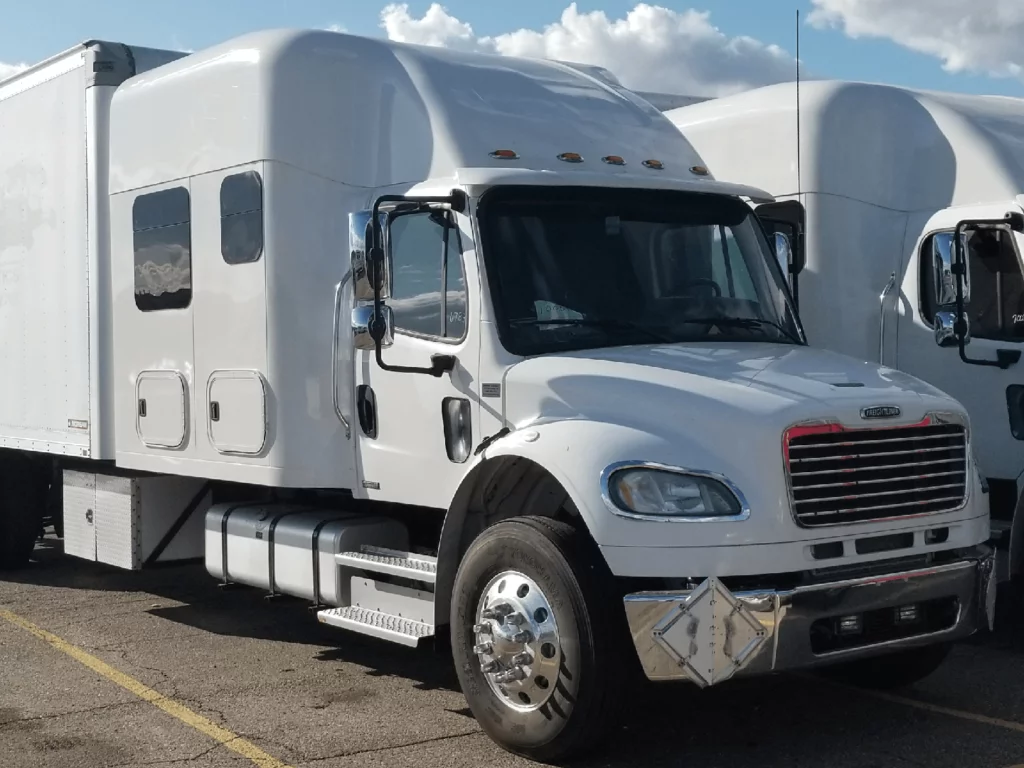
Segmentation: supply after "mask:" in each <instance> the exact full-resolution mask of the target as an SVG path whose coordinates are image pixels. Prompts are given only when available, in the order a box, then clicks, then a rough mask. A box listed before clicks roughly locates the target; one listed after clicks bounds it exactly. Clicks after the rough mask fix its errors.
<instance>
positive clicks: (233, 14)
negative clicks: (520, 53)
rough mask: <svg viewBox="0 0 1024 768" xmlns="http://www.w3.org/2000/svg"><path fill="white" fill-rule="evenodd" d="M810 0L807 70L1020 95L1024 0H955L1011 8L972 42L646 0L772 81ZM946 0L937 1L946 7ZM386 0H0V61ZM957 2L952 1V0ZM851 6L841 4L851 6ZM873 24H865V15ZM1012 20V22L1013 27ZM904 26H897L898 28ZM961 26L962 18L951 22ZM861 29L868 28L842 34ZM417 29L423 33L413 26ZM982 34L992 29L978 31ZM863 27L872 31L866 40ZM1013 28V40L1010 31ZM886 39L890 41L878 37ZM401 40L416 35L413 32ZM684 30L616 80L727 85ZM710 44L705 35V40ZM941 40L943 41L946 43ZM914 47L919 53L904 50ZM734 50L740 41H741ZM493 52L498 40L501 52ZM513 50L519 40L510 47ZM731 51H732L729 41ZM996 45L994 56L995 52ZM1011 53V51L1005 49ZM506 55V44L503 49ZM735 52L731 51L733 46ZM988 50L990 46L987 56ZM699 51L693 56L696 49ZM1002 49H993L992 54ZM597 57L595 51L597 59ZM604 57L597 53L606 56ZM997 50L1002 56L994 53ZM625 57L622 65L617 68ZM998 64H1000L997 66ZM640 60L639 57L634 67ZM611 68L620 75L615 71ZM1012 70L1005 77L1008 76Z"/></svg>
mask: <svg viewBox="0 0 1024 768" xmlns="http://www.w3.org/2000/svg"><path fill="white" fill-rule="evenodd" d="M880 2H888V3H889V4H890V6H892V5H902V11H907V10H908V9H910V10H911V12H914V11H913V8H914V7H915V6H916V7H917V11H916V12H919V13H920V19H919V20H915V19H913V18H909V19H908V18H906V16H907V14H906V13H903V14H902V16H901V17H900V18H896V19H894V20H893V21H892V22H891V23H890V22H889V21H886V20H885V19H880V18H878V12H877V9H878V8H879V7H883V6H881V5H879V3H880ZM814 3H816V4H817V7H818V9H819V12H820V11H821V9H822V7H831V8H832V9H833V10H835V9H838V10H837V11H835V13H834V14H833V18H832V21H833V22H835V23H834V24H833V25H828V24H822V23H819V24H811V23H805V24H804V25H803V26H802V30H801V54H802V56H801V58H802V59H803V62H804V67H805V68H806V69H807V70H808V71H812V72H814V73H815V74H817V75H820V76H825V77H838V78H849V79H859V80H873V81H880V82H890V83H896V84H900V85H907V86H911V87H919V88H931V89H939V90H956V91H966V92H974V93H993V94H1005V95H1013V96H1022V97H1024V69H1020V67H1021V66H1022V63H1024V12H1018V11H1017V7H1018V6H1020V7H1024V0H964V2H963V3H962V6H961V12H962V13H964V14H967V13H969V12H975V11H978V9H979V7H980V10H981V11H986V10H987V11H989V12H993V13H994V12H997V11H998V12H1003V11H1005V12H1006V13H1008V14H1010V16H1011V17H1013V18H1010V23H1009V24H1005V18H1006V17H1005V16H1003V17H1001V18H1002V19H1003V23H1004V26H1008V27H1009V30H1008V32H1007V34H1008V35H1009V36H1010V37H1009V39H1008V40H1002V39H1000V40H998V41H997V42H996V43H993V42H992V39H991V37H990V36H989V37H983V38H982V39H979V40H975V41H973V42H972V41H971V40H963V39H960V38H953V39H951V38H949V37H945V33H944V32H943V29H942V28H941V27H942V25H943V24H946V23H949V24H952V25H953V26H956V24H957V22H958V21H959V19H955V18H953V19H950V20H943V19H942V18H941V14H938V15H939V16H940V18H938V19H935V18H933V17H934V16H936V15H937V14H936V13H933V12H932V11H933V9H934V8H936V6H935V5H934V4H933V3H934V0H796V1H790V0H684V1H682V2H681V1H679V0H660V2H659V1H658V0H654V2H652V4H655V5H659V6H663V7H664V8H667V9H671V10H672V11H676V12H678V13H684V12H686V11H687V10H688V9H695V10H698V11H703V12H708V13H709V14H710V15H709V17H708V19H707V21H708V23H709V24H710V25H712V26H713V27H715V28H717V29H718V30H719V31H720V32H721V33H722V34H723V35H724V39H723V40H720V41H719V42H720V43H721V44H722V46H725V45H729V44H730V41H731V40H733V39H734V38H737V37H748V38H753V39H754V41H758V42H759V43H761V44H764V45H765V46H772V45H774V46H778V47H780V48H781V49H783V50H782V52H779V53H778V55H777V56H776V58H777V61H776V65H777V69H778V71H777V72H776V74H775V75H774V78H775V79H780V78H781V77H782V74H781V73H782V72H785V71H786V67H787V66H788V64H787V61H788V60H787V59H786V58H785V56H786V55H788V56H791V55H792V54H793V52H794V34H795V12H796V10H797V9H798V8H799V9H800V10H801V12H802V15H803V17H804V19H805V21H806V19H807V17H808V14H809V13H810V12H811V11H812V10H814V7H813V6H812V4H814ZM442 4H443V6H444V8H445V9H446V11H447V13H448V15H450V16H451V17H455V18H456V19H458V20H459V21H460V22H463V23H466V24H469V25H470V26H471V27H472V32H473V34H474V36H475V37H476V38H480V37H494V36H498V35H501V34H503V33H509V32H513V31H515V30H518V29H521V28H526V29H531V30H538V31H539V30H543V29H544V27H545V26H546V25H550V24H552V23H554V22H558V21H559V18H560V16H561V14H562V11H563V10H564V9H565V7H566V6H567V5H568V0H517V2H516V3H515V5H514V6H504V5H503V4H500V3H497V2H494V0H488V1H485V0H445V2H443V3H442ZM950 4H951V3H950V0H944V2H942V3H940V5H942V6H944V7H946V8H948V7H949V6H950ZM386 5H387V3H386V2H380V1H379V0H287V2H285V0H175V2H173V3H171V2H152V0H150V1H149V2H145V3H143V2H139V0H135V1H134V2H130V1H129V0H103V2H94V3H87V2H82V0H36V2H32V3H25V2H17V3H15V2H13V0H0V12H2V16H0V18H3V19H4V24H3V26H2V27H0V62H4V63H6V64H20V63H32V62H34V61H38V60H40V59H43V58H45V57H47V56H49V55H51V54H53V53H56V52H58V51H60V50H63V49H65V48H67V47H69V46H71V45H73V44H75V43H76V42H79V41H82V40H84V39H87V38H93V37H97V38H103V39H108V40H117V41H120V42H127V43H132V44H138V45H150V46H155V47H170V48H176V49H180V48H187V49H199V48H202V47H204V46H206V45H209V44H212V43H215V42H219V41H221V40H224V39H226V38H229V37H232V36H234V35H236V34H239V33H242V32H246V31H249V30H252V29H258V28H265V27H278V26H291V27H328V26H329V25H332V24H334V25H341V26H343V27H344V28H345V29H346V30H347V31H349V32H353V33H356V34H365V35H383V34H385V32H384V30H382V29H381V11H382V10H383V9H384V7H385V6H386ZM406 5H407V6H408V13H407V16H408V17H410V18H412V19H420V18H422V17H423V16H424V14H425V13H426V12H427V10H428V8H429V7H430V5H431V3H430V2H429V0H428V1H423V0H409V1H408V2H407V3H406ZM576 5H577V8H578V11H579V12H580V14H586V13H589V12H592V11H598V10H601V11H604V12H605V14H606V15H607V17H608V19H609V20H611V21H615V20H617V19H626V18H627V14H629V13H630V11H632V10H633V9H634V8H635V6H636V5H637V3H636V2H635V1H630V0H578V2H577V4H576ZM953 5H956V0H953ZM499 7H506V8H508V7H511V8H514V12H502V11H499V10H498V8H499ZM851 9H852V10H851ZM928 22H933V23H934V25H935V30H934V34H933V35H932V39H933V42H929V39H928V38H927V37H926V38H925V41H924V42H923V43H922V42H921V40H920V39H919V38H920V36H921V34H925V35H928V34H929V31H928V28H927V24H928ZM873 23H874V24H876V25H877V26H876V28H875V29H874V30H872V29H871V25H872V24H873ZM1015 23H1017V26H1014V25H1015ZM901 24H902V25H904V26H903V27H900V25H901ZM961 29H962V27H961ZM851 30H854V31H855V32H857V30H859V32H857V33H858V34H861V33H863V32H864V31H865V30H867V35H868V36H859V37H856V38H855V37H852V36H850V34H849V32H850V31H851ZM419 32H420V33H425V32H424V31H423V30H420V31H419ZM987 34H999V30H998V29H995V31H994V32H993V31H992V30H989V31H988V33H987ZM874 35H882V37H877V36H874ZM1018 35H1019V37H1017V36H1018ZM887 38H890V39H887ZM409 39H412V41H414V42H416V41H419V40H418V39H413V38H409ZM689 40H690V39H689V38H687V37H683V38H681V42H680V44H679V47H678V48H679V49H678V50H677V51H674V52H673V51H669V52H668V53H666V52H665V51H661V52H660V53H659V54H658V55H657V56H655V57H653V58H651V59H650V61H651V62H653V63H652V64H650V65H649V68H650V69H656V68H657V67H659V66H660V64H659V62H665V61H667V60H668V59H666V58H665V57H666V56H669V57H671V56H675V57H678V58H686V57H687V56H688V55H689V56H690V57H691V61H690V64H688V65H687V66H686V67H685V68H682V69H680V70H679V71H678V72H675V71H673V72H674V73H673V74H672V75H671V77H668V76H666V77H665V78H662V79H661V80H660V81H658V82H656V83H654V86H655V87H651V84H649V83H646V82H643V83H637V82H627V81H626V80H627V78H624V82H626V84H627V85H634V86H636V87H640V86H647V87H648V88H649V89H650V90H658V89H664V87H665V84H666V83H667V84H669V85H675V84H679V87H678V88H677V92H678V91H679V90H682V89H688V90H695V89H696V90H699V89H702V88H705V89H706V88H711V89H712V90H714V89H715V88H718V87H721V88H726V89H730V88H731V89H733V90H736V89H738V88H739V87H740V86H739V85H732V84H730V85H722V86H719V85H718V84H716V83H717V81H716V77H717V75H716V72H715V66H714V61H715V60H714V59H712V60H711V63H709V64H708V65H707V66H703V67H702V66H700V62H693V61H692V59H693V57H694V56H696V55H697V54H694V53H693V51H692V50H691V48H692V46H691V45H689V44H688V42H689ZM711 42H712V43H713V42H714V41H711ZM961 43H962V45H963V49H964V57H965V60H966V61H968V67H967V69H970V68H971V67H975V68H976V69H978V70H981V71H977V72H971V71H961V72H957V73H953V72H948V71H945V70H944V69H943V58H948V57H949V56H954V57H956V56H957V55H958V50H957V46H958V45H960V44H961ZM587 44H588V43H587V42H586V41H583V42H581V43H580V44H579V45H580V46H584V47H577V48H574V49H572V50H571V53H578V54H579V56H580V57H584V56H590V55H591V52H590V51H589V50H588V49H586V48H585V46H586V45H587ZM908 46H909V47H908ZM950 46H952V47H953V48H952V49H951V48H950ZM911 47H917V48H924V49H925V51H926V52H917V51H914V50H911V49H910V48H911ZM740 48H741V49H742V48H743V46H742V45H741V46H740ZM502 50H504V49H502ZM517 50H518V49H517ZM730 50H732V49H730ZM1001 51H1005V53H1000V52H1001ZM1014 51H1019V52H1020V55H1019V56H1018V55H1016V54H1015V53H1014ZM506 52H507V51H506ZM734 54H735V55H734ZM997 54H998V55H997ZM701 55H703V54H701ZM728 56H729V62H730V66H731V65H733V64H735V66H736V67H738V68H739V67H741V66H742V61H739V62H737V61H736V59H737V58H738V59H741V60H742V59H743V56H742V52H741V53H736V51H732V52H731V53H729V54H728ZM999 56H1002V58H999ZM602 57H603V58H602ZM592 58H594V59H596V61H595V62H593V63H603V64H605V65H606V66H608V65H611V66H610V67H609V68H611V69H612V70H613V71H615V70H616V66H615V65H616V64H617V63H618V62H619V61H620V60H621V52H620V59H616V58H615V56H614V55H613V53H608V52H603V51H602V50H601V49H597V48H595V49H594V50H593V51H592ZM604 59H608V61H605V60H604ZM1003 59H1005V60H1006V61H1003ZM628 63H629V62H623V64H622V66H624V67H626V68H627V69H628V66H627V64H628ZM1003 65H1005V67H1003ZM636 66H637V67H639V66H641V65H640V64H637V65H636ZM760 66H761V65H759V64H758V63H757V57H756V56H755V57H754V59H753V60H752V62H751V65H750V69H751V77H752V78H753V80H752V81H751V83H750V84H753V85H756V84H759V82H758V81H757V72H756V70H757V69H758V68H759V67H760ZM1000 68H1002V71H1005V72H1009V73H1010V74H1009V76H1004V77H992V76H989V75H988V74H986V73H985V70H986V69H988V70H993V69H1000ZM616 74H619V75H620V76H622V73H620V72H616ZM1014 74H1015V75H1016V76H1014ZM627 75H628V78H629V79H632V80H634V81H636V80H638V79H645V78H646V76H647V75H646V74H645V73H644V72H642V71H640V70H639V69H634V70H633V71H631V72H628V73H627ZM733 81H736V82H741V81H743V77H742V71H741V72H740V74H736V73H733V74H732V75H730V83H732V82H733Z"/></svg>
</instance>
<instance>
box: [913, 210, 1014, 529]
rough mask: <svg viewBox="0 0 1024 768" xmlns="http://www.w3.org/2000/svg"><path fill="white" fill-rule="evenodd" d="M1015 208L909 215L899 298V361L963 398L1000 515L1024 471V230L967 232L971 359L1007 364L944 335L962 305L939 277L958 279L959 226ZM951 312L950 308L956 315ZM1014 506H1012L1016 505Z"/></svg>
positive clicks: (977, 356)
mask: <svg viewBox="0 0 1024 768" xmlns="http://www.w3.org/2000/svg"><path fill="white" fill-rule="evenodd" d="M1008 210H1016V211H1018V212H1019V211H1020V209H1019V208H1018V207H1016V206H1006V205H1002V206H972V207H970V208H969V209H967V208H961V209H956V210H952V209H949V210H945V211H941V212H939V213H938V214H935V215H934V216H931V217H930V218H928V219H927V220H926V221H918V222H917V223H918V224H919V225H921V226H919V227H918V228H916V229H915V228H914V224H915V222H914V221H913V220H911V221H910V227H911V229H909V232H911V233H913V232H916V233H918V234H908V246H909V247H910V248H912V249H913V250H912V251H911V257H910V258H909V259H908V262H907V264H908V266H907V269H906V270H905V271H904V276H903V286H902V287H903V290H902V296H901V297H900V301H899V304H898V312H899V332H898V342H897V348H898V367H899V368H900V369H901V370H903V371H906V372H907V373H910V374H912V375H914V376H917V377H918V378H921V379H923V380H924V381H927V382H928V383H930V384H933V385H934V386H936V387H938V388H939V389H941V390H944V391H945V392H947V393H949V394H950V395H952V396H953V397H955V398H957V399H958V400H959V401H960V402H961V403H963V405H964V406H965V407H966V408H967V410H968V413H969V414H970V418H971V427H972V438H971V441H972V443H973V444H974V448H975V451H976V455H977V457H978V461H979V464H980V467H981V470H982V473H983V474H984V475H985V476H986V477H987V478H989V480H990V482H991V483H992V488H991V505H992V514H993V517H994V518H999V517H1005V518H1006V519H1009V517H1011V516H1012V514H1013V507H1014V506H1015V504H1016V501H1017V478H1018V476H1019V475H1020V474H1021V471H1022V470H1024V442H1022V441H1024V362H1020V361H1017V362H1013V360H1014V357H1015V356H1016V355H1020V353H1021V352H1022V351H1024V272H1022V267H1021V253H1022V250H1024V236H1022V235H1021V234H1020V233H1015V232H1012V231H1010V230H1008V229H998V230H996V229H990V230H982V231H968V232H967V233H965V235H964V239H965V255H966V259H967V268H968V273H969V274H968V282H969V291H970V301H969V302H967V303H966V305H965V313H966V315H967V321H968V324H969V332H970V342H969V343H968V344H967V346H966V348H965V352H966V355H967V357H968V358H970V359H972V360H977V361H985V362H988V363H993V362H996V361H998V359H999V358H1000V356H1001V357H1002V358H1003V359H1004V365H1005V367H1000V366H999V365H991V364H987V365H985V364H983V365H976V364H970V363H966V362H964V361H963V360H961V358H960V353H959V347H958V345H957V344H956V343H955V342H951V341H950V340H949V339H947V340H946V342H945V343H946V344H947V346H940V345H939V344H938V343H937V340H936V339H937V335H936V332H935V322H936V317H937V316H939V315H941V314H942V313H943V312H945V313H947V314H946V318H947V319H948V318H949V317H951V316H955V305H951V304H950V303H949V301H948V299H949V298H950V293H949V291H947V292H946V296H945V297H942V296H940V295H939V294H940V293H941V291H938V290H937V289H936V285H937V284H941V283H942V282H943V280H945V281H946V283H947V285H952V286H953V289H954V290H955V283H953V282H952V279H951V277H950V276H949V275H948V274H944V271H945V267H944V265H946V264H949V263H950V262H951V259H952V257H951V248H952V245H953V232H954V230H955V228H956V226H957V224H958V223H959V222H961V221H965V220H986V219H1002V218H1003V217H1005V215H1006V214H1007V212H1008ZM950 313H951V314H950ZM1007 508H1008V511H1007Z"/></svg>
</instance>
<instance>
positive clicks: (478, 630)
mask: <svg viewBox="0 0 1024 768" xmlns="http://www.w3.org/2000/svg"><path fill="white" fill-rule="evenodd" d="M473 632H474V633H475V634H478V635H490V634H493V632H494V630H493V629H491V625H490V624H474V625H473Z"/></svg>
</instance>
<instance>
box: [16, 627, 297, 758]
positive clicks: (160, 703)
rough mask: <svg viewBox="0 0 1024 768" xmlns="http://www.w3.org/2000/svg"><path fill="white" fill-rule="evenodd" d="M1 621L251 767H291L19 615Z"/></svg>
mask: <svg viewBox="0 0 1024 768" xmlns="http://www.w3.org/2000/svg"><path fill="white" fill-rule="evenodd" d="M0 619H4V620H5V621H8V622H10V623H11V624H13V625H15V626H16V627H20V628H21V629H24V630H25V631H26V632H29V633H30V634H32V635H35V636H36V637H37V638H39V639H40V640H42V641H44V642H46V643H49V644H50V645H51V646H53V647H54V648H56V649H57V650H58V651H60V652H61V653H66V654H67V655H68V656H70V657H71V658H73V659H74V660H75V661H77V662H79V663H80V664H83V665H85V666H86V667H88V668H89V669H91V670H92V671H93V672H95V673H96V674H98V675H101V676H102V677H105V678H106V679H107V680H109V681H110V682H112V683H115V684H117V685H119V686H121V687H122V688H124V689H125V690H126V691H130V692H131V693H134V694H135V695H136V696H138V697H139V698H140V699H142V700H143V701H147V702H149V703H150V704H152V705H153V706H154V707H157V708H159V709H162V710H163V711H164V712H166V713H167V714H169V715H170V716H171V717H174V718H177V719H178V720H180V721H181V722H183V723H185V725H188V726H191V727H192V728H195V729H196V730H197V731H199V732H200V733H204V734H206V735H207V736H209V737H210V738H211V739H213V740H215V741H217V742H220V743H221V744H223V745H224V746H225V747H226V748H228V749H230V750H231V751H232V752H237V753H238V754H239V755H241V756H242V757H245V758H248V759H249V760H251V761H252V762H253V764H255V765H257V766H259V768H290V766H288V765H286V764H285V763H282V762H281V761H280V760H278V759H277V758H275V757H271V756H270V755H268V754H267V753H266V752H264V751H263V750H262V749H260V748H259V747H257V746H256V745H255V744H253V743H252V742H250V741H246V740H245V739H243V738H242V737H241V736H239V735H238V734H236V733H232V732H231V731H229V730H228V729H227V728H222V727H221V726H219V725H217V724H216V723H214V722H212V721H211V720H207V719H206V718H205V717H203V716H202V715H199V714H196V713H195V712H193V711H192V710H191V709H189V708H188V707H186V706H184V705H183V704H179V703H178V702H177V701H174V700H173V699H169V698H167V697H166V696H164V695H163V694H162V693H158V692H157V691H154V690H153V689H152V688H149V687H147V686H145V685H143V684H142V683H140V682H139V681H138V680H136V679H135V678H133V677H129V676H128V675H126V674H124V673H123V672H119V671H118V670H116V669H114V668H113V667H112V666H110V665H109V664H106V663H104V662H102V661H100V660H99V659H97V658H96V657H95V656H93V655H91V654H88V653H86V652H85V651H83V650H82V649H81V648H76V647H75V646H73V645H71V643H69V642H67V641H66V640H62V639H61V638H59V637H57V636H56V635H54V634H51V633H50V632H47V631H46V630H45V629H40V628H39V627H37V626H36V625H35V624H33V623H31V622H29V621H26V620H25V619H23V618H21V617H20V616H17V615H15V614H13V613H11V612H10V611H7V610H4V609H2V608H0Z"/></svg>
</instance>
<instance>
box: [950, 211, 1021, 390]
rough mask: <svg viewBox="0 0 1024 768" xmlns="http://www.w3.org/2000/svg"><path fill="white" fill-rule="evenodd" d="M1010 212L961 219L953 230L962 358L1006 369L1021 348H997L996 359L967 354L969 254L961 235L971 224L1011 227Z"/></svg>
mask: <svg viewBox="0 0 1024 768" xmlns="http://www.w3.org/2000/svg"><path fill="white" fill-rule="evenodd" d="M1011 216H1012V214H1008V215H1007V217H1006V219H990V220H987V221H961V222H960V223H959V224H957V225H956V229H955V230H954V231H953V275H954V276H955V278H956V319H955V320H954V321H953V332H954V333H955V334H956V340H957V346H958V347H959V348H960V359H961V360H963V361H964V362H965V363H968V364H969V365H985V366H991V367H993V368H1001V369H1002V370H1006V369H1007V368H1009V367H1010V366H1011V365H1015V364H1016V363H1017V362H1018V361H1019V360H1020V356H1021V352H1020V350H1019V349H999V350H996V359H995V360H975V359H973V358H970V357H968V356H967V351H966V349H965V347H966V344H965V341H964V339H965V337H966V335H967V329H966V328H964V319H963V318H964V278H965V277H966V276H967V254H965V253H964V243H963V240H962V239H961V235H962V234H963V233H964V232H965V231H966V230H967V227H968V226H970V227H971V228H972V229H974V228H977V226H978V225H979V224H981V225H986V224H987V225H999V224H1010V226H1011V228H1013V227H1014V225H1015V224H1017V222H1016V221H1015V220H1014V219H1012V218H1011Z"/></svg>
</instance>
